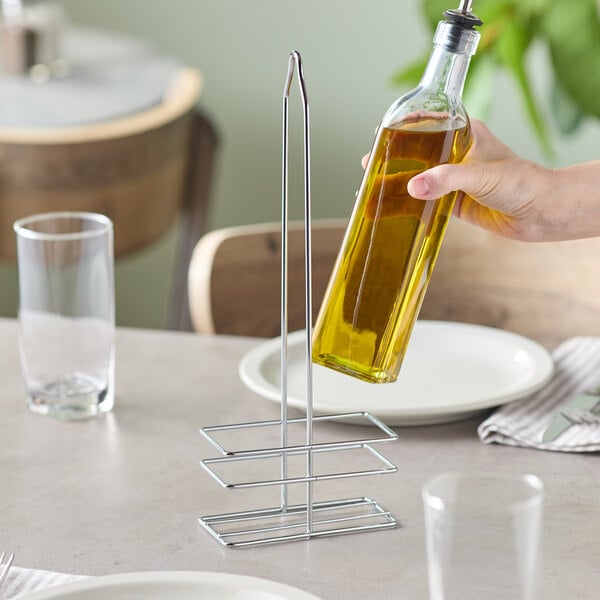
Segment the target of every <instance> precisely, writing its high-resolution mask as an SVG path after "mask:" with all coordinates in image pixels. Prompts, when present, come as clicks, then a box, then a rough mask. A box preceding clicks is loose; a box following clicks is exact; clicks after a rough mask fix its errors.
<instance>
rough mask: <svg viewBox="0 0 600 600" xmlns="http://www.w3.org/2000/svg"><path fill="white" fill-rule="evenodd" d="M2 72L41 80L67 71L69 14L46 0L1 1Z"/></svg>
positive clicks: (0, 59)
mask: <svg viewBox="0 0 600 600" xmlns="http://www.w3.org/2000/svg"><path fill="white" fill-rule="evenodd" d="M1 2H2V3H1V5H0V10H1V15H0V64H1V67H2V72H3V73H6V74H10V75H23V76H29V77H31V79H32V80H33V81H35V82H38V83H43V82H45V81H48V80H49V79H50V78H51V77H63V76H65V75H67V74H68V70H69V68H68V62H67V60H66V58H65V56H64V48H63V37H64V30H65V26H66V16H65V12H64V10H63V9H62V7H61V6H60V5H59V4H57V3H55V2H51V1H47V0H1Z"/></svg>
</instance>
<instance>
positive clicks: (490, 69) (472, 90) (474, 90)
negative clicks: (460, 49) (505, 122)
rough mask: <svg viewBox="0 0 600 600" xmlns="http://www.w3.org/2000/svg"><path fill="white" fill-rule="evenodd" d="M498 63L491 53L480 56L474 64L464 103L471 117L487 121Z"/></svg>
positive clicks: (468, 77) (470, 72) (468, 79)
mask: <svg viewBox="0 0 600 600" xmlns="http://www.w3.org/2000/svg"><path fill="white" fill-rule="evenodd" d="M495 75H496V62H495V60H494V58H493V57H492V56H491V55H490V53H489V52H486V53H484V54H481V55H479V57H478V60H477V61H476V62H475V61H474V62H473V64H472V65H471V69H470V70H469V74H468V76H467V82H466V84H465V92H464V94H463V102H464V105H465V107H466V108H467V111H468V112H469V115H471V116H472V117H475V118H476V119H482V120H485V119H486V118H487V116H488V114H489V112H490V108H491V106H492V100H493V98H494V80H495Z"/></svg>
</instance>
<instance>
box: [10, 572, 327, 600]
mask: <svg viewBox="0 0 600 600" xmlns="http://www.w3.org/2000/svg"><path fill="white" fill-rule="evenodd" d="M20 598H21V599H22V600H107V599H110V600H134V599H136V600H137V599H139V600H199V599H201V598H206V599H207V600H209V599H210V600H319V599H318V598H317V597H316V596H313V595H312V594H308V593H307V592H303V591H301V590H299V589H296V588H293V587H290V586H288V585H283V584H281V583H276V582H274V581H268V580H267V579H259V578H257V577H246V576H244V575H231V574H229V573H205V572H191V571H190V572H184V571H181V572H178V571H162V572H161V571H159V572H147V573H126V574H123V575H108V576H106V577H93V578H90V579H85V580H82V581H75V582H72V583H66V584H64V585H59V586H56V587H53V588H49V589H47V590H41V591H38V592H34V593H33V594H29V595H27V596H20Z"/></svg>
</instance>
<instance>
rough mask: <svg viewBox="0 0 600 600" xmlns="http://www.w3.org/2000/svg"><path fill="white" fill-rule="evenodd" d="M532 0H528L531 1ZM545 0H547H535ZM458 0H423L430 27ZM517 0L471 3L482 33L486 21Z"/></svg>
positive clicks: (491, 20) (492, 19) (493, 18)
mask: <svg viewBox="0 0 600 600" xmlns="http://www.w3.org/2000/svg"><path fill="white" fill-rule="evenodd" d="M531 1H532V0H529V2H531ZM536 1H542V2H547V1H548V0H536ZM459 4H460V3H459V1H458V0H423V11H424V14H425V18H426V19H427V21H428V22H429V24H430V25H431V26H432V27H435V26H436V25H437V23H438V21H440V20H441V19H442V18H443V14H444V11H446V10H448V9H450V8H458V6H459ZM515 4H519V2H518V0H477V1H476V2H475V3H474V5H473V12H474V13H475V14H476V15H477V16H478V17H479V18H480V19H481V20H482V21H483V28H482V30H481V31H482V35H483V31H484V28H485V26H486V24H487V23H491V22H493V21H495V20H496V19H497V18H498V16H499V15H501V14H504V13H506V12H508V11H510V10H511V9H512V8H513V7H514V6H515Z"/></svg>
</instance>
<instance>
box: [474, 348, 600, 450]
mask: <svg viewBox="0 0 600 600" xmlns="http://www.w3.org/2000/svg"><path fill="white" fill-rule="evenodd" d="M552 356H553V358H554V362H555V365H556V371H555V373H554V377H553V378H552V379H551V380H550V382H549V383H548V384H547V385H546V386H545V387H544V388H543V389H542V390H540V391H539V392H537V393H535V394H533V395H532V396H529V397H528V398H525V399H523V400H518V401H516V402H511V403H509V404H506V405H504V406H502V407H501V408H499V409H498V410H496V412H494V413H493V414H492V415H491V416H490V417H488V418H487V419H486V420H485V421H484V422H483V423H481V425H479V428H478V430H477V432H478V434H479V438H480V439H481V441H482V442H484V443H485V444H491V443H494V442H495V443H498V444H507V445H510V446H526V447H530V448H539V449H540V450H555V451H559V452H598V451H600V424H599V423H582V424H576V425H573V426H571V427H570V428H569V429H567V430H566V431H565V432H563V433H562V434H561V435H560V436H559V437H558V438H556V439H555V440H554V441H552V442H549V443H543V442H542V441H541V439H542V435H543V433H544V431H546V428H547V427H548V425H549V424H550V422H551V421H552V418H553V417H554V415H555V414H556V413H557V411H559V410H560V408H561V406H562V405H563V404H565V403H566V402H567V401H568V400H569V399H570V398H572V397H573V395H575V394H578V393H581V392H582V391H584V390H586V389H590V388H592V387H597V386H598V385H599V384H600V338H592V337H576V338H571V339H569V340H567V341H565V342H563V343H562V344H560V346H558V347H557V348H556V350H554V352H553V353H552Z"/></svg>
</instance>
